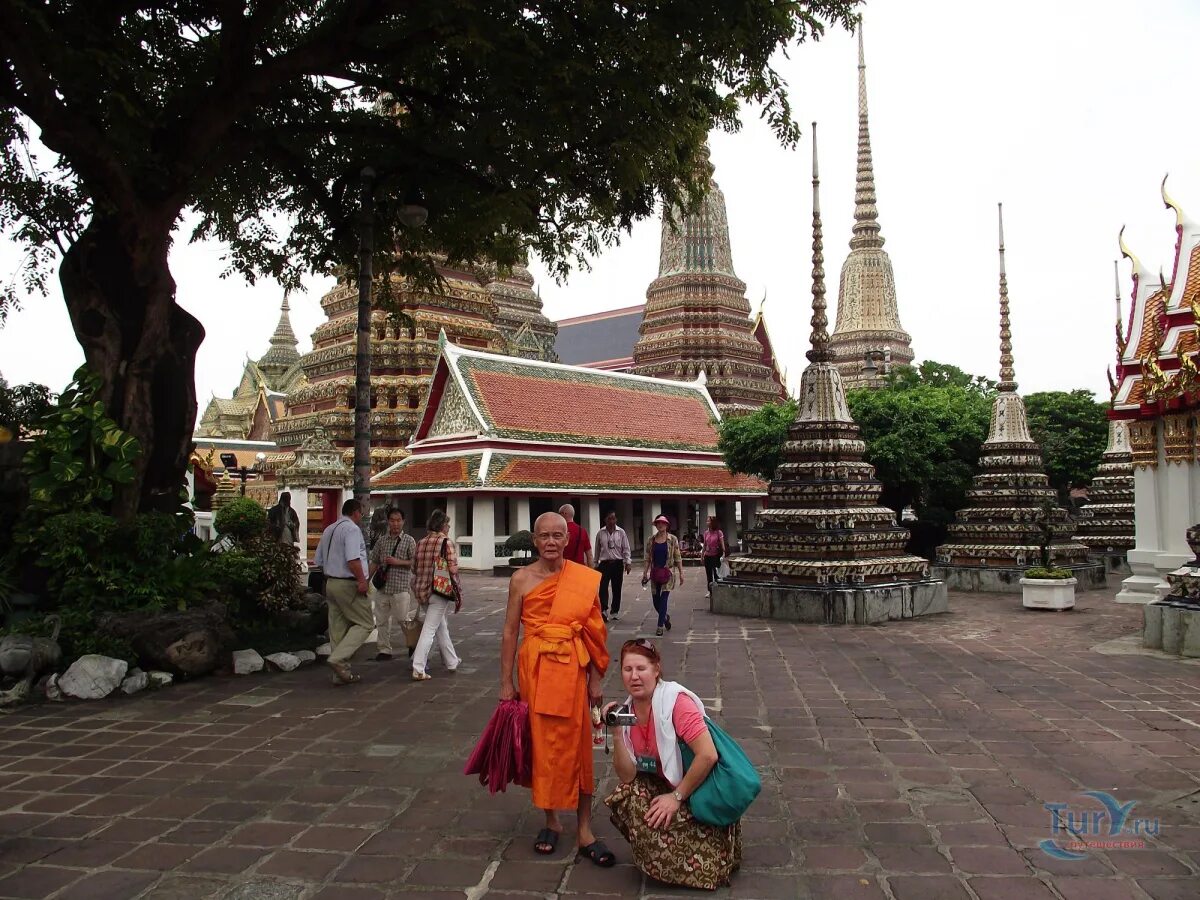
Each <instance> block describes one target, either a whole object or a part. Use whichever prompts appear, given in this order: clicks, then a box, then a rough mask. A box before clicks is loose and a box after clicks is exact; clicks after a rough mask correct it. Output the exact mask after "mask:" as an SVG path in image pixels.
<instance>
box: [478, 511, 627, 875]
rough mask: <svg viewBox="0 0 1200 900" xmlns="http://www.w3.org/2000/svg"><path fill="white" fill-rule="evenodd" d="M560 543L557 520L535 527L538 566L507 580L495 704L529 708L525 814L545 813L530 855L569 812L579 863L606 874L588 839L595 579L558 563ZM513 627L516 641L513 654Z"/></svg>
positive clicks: (597, 655) (600, 672) (595, 681)
mask: <svg viewBox="0 0 1200 900" xmlns="http://www.w3.org/2000/svg"><path fill="white" fill-rule="evenodd" d="M567 539H568V533H567V520H566V519H564V518H563V517H562V516H560V515H559V514H558V513H545V514H544V515H541V516H538V519H537V521H536V522H534V525H533V544H534V546H535V547H536V548H537V551H538V560H537V562H535V563H533V564H532V565H529V566H526V567H525V568H523V569H521V570H520V571H519V572H517V573H516V574H515V575H513V577H512V580H511V581H510V582H509V585H508V612H507V614H506V617H505V620H504V636H503V638H502V639H501V640H502V643H501V645H500V699H501V700H511V699H513V698H514V697H518V696H521V697H523V698H524V700H525V702H526V703H528V704H529V723H530V730H531V732H532V735H533V785H532V787H533V804H534V806H537V807H538V808H540V809H542V810H543V811H545V813H546V827H545V828H543V829H542V830H541V831H539V832H538V834H537V837H536V838H535V840H534V844H533V849H534V850H535V851H536V852H538V853H542V854H549V853H553V852H554V850H555V848H556V847H557V846H558V838H559V835H560V834H561V833H562V824H561V822H560V821H559V818H558V813H559V810H563V809H575V810H576V812H577V814H578V831H577V834H576V838H577V844H578V852H579V854H581V855H582V856H585V857H587V858H588V859H590V860H591V861H592V862H593V863H595V864H596V865H598V866H611V865H612V864H613V863H615V862H616V857H615V856H614V855H613V853H612V851H611V850H609V849H608V847H606V846H605V845H604V842H603V841H600V840H597V839H596V835H595V834H594V833H593V832H592V793H593V791H594V790H595V785H594V782H593V779H592V736H591V731H592V713H591V709H592V707H596V708H597V709H598V708H599V706H600V704H601V702H602V701H603V699H604V696H603V691H602V688H601V680H602V679H603V678H604V672H605V670H606V669H607V668H608V650H607V648H606V647H605V641H606V639H607V637H608V633H607V631H606V629H605V625H604V619H603V618H602V617H601V615H600V595H599V587H600V573H599V572H597V571H595V570H594V569H590V568H588V567H587V566H581V565H579V564H578V563H573V562H570V561H569V560H566V559H564V558H563V551H564V549H565V548H566V546H567ZM522 625H524V626H525V635H524V639H523V640H522V641H521V646H520V648H519V649H518V647H517V634H518V632H519V631H520V628H521V626H522ZM514 663H515V667H516V668H515V672H514ZM514 674H516V676H517V677H516V680H514V678H513V675H514Z"/></svg>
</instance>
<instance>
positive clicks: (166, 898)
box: [143, 875, 229, 900]
mask: <svg viewBox="0 0 1200 900" xmlns="http://www.w3.org/2000/svg"><path fill="white" fill-rule="evenodd" d="M227 890H229V882H228V881H223V880H219V879H216V878H206V877H203V876H198V875H165V876H164V877H163V878H162V880H161V881H159V882H158V884H156V885H154V888H153V893H152V894H149V895H146V894H143V896H145V897H147V900H212V898H215V897H219V896H220V895H221V894H223V893H225V892H226V891H227Z"/></svg>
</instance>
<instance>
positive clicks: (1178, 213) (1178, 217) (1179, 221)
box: [1158, 172, 1183, 228]
mask: <svg viewBox="0 0 1200 900" xmlns="http://www.w3.org/2000/svg"><path fill="white" fill-rule="evenodd" d="M1170 174H1171V173H1170V172H1168V173H1167V174H1166V175H1164V176H1163V180H1162V185H1160V186H1159V189H1158V192H1159V193H1160V194H1162V199H1163V203H1165V204H1166V206H1167V209H1173V210H1175V227H1176V228H1182V227H1183V210H1182V209H1181V208H1180V206H1179V204H1178V203H1176V202H1175V201H1174V200H1172V199H1171V197H1170V195H1168V194H1167V178H1168V177H1169V176H1170Z"/></svg>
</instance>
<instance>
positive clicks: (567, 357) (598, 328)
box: [554, 303, 646, 370]
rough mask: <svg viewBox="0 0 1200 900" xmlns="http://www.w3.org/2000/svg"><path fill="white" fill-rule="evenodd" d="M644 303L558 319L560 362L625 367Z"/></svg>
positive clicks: (635, 336)
mask: <svg viewBox="0 0 1200 900" xmlns="http://www.w3.org/2000/svg"><path fill="white" fill-rule="evenodd" d="M645 308H646V304H644V303H639V304H638V305H637V306H625V307H622V308H621V309H610V310H608V311H607V312H599V313H592V314H591V315H587V316H575V317H574V318H570V319H561V320H560V321H559V322H558V337H557V338H556V339H555V342H554V350H555V352H556V353H558V358H559V360H560V361H561V362H564V363H566V364H567V365H571V366H587V367H589V368H593V369H610V370H611V369H616V370H620V369H627V368H629V367H630V366H632V365H633V345H634V344H636V343H637V339H638V328H639V327H640V326H641V324H642V312H643V311H644V310H645Z"/></svg>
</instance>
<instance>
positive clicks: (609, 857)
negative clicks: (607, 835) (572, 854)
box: [579, 838, 617, 869]
mask: <svg viewBox="0 0 1200 900" xmlns="http://www.w3.org/2000/svg"><path fill="white" fill-rule="evenodd" d="M579 855H580V856H586V857H587V858H588V859H590V860H591V861H592V862H593V863H595V864H596V865H598V866H600V868H602V869H607V868H609V867H610V866H614V865H616V863H617V855H616V854H615V853H613V852H612V851H611V850H609V849H608V847H607V846H606V845H605V843H604V841H602V840H600V839H599V838H597V839H596V840H594V841H592V842H591V843H590V844H588V845H587V846H586V847H580V848H579Z"/></svg>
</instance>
